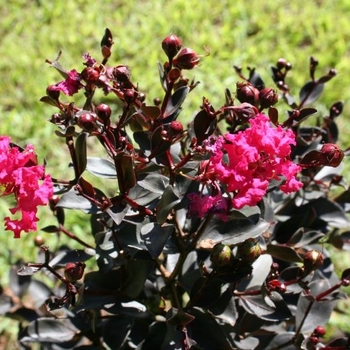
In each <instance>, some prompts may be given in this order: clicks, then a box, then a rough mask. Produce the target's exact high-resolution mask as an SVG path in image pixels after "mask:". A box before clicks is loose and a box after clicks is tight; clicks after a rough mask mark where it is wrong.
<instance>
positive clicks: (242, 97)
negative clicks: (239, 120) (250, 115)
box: [236, 83, 259, 106]
mask: <svg viewBox="0 0 350 350" xmlns="http://www.w3.org/2000/svg"><path fill="white" fill-rule="evenodd" d="M236 97H237V99H238V100H239V101H240V102H241V103H243V102H246V103H250V104H251V105H253V106H255V105H257V103H258V101H259V90H258V89H257V88H255V87H254V86H253V85H252V84H250V83H237V85H236Z"/></svg>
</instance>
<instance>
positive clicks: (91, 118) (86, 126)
mask: <svg viewBox="0 0 350 350" xmlns="http://www.w3.org/2000/svg"><path fill="white" fill-rule="evenodd" d="M96 119H97V118H96V116H95V115H94V114H92V113H84V114H81V115H79V116H78V125H79V126H80V127H81V128H82V129H83V130H84V131H87V132H91V131H93V130H95V128H96Z"/></svg>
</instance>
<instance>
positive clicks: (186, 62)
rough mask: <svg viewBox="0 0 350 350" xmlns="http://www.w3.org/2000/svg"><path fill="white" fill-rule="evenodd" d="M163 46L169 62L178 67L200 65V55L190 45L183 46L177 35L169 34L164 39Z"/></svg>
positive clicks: (185, 67) (189, 67)
mask: <svg viewBox="0 0 350 350" xmlns="http://www.w3.org/2000/svg"><path fill="white" fill-rule="evenodd" d="M162 48H163V50H164V52H165V54H166V55H167V56H168V59H169V62H172V63H173V66H174V67H176V68H178V69H192V68H194V67H195V66H197V65H198V63H199V61H200V56H199V55H198V54H197V53H196V52H195V51H194V50H192V49H190V48H188V47H183V48H182V41H181V39H180V38H179V37H178V36H176V35H173V34H172V35H169V36H167V37H166V38H165V39H164V40H163V41H162Z"/></svg>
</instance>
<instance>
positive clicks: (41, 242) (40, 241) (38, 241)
mask: <svg viewBox="0 0 350 350" xmlns="http://www.w3.org/2000/svg"><path fill="white" fill-rule="evenodd" d="M34 244H35V245H36V246H37V247H41V246H42V245H44V244H45V239H44V238H43V237H42V236H36V237H35V238H34Z"/></svg>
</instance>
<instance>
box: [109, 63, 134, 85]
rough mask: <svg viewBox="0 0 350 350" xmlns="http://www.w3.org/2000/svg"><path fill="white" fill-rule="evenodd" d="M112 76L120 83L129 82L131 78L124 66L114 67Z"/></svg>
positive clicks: (128, 70) (128, 69) (126, 67)
mask: <svg viewBox="0 0 350 350" xmlns="http://www.w3.org/2000/svg"><path fill="white" fill-rule="evenodd" d="M113 76H114V77H115V79H117V80H118V81H120V82H125V83H126V82H129V81H130V78H131V72H130V68H129V67H128V66H124V65H120V66H117V67H114V69H113Z"/></svg>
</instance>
